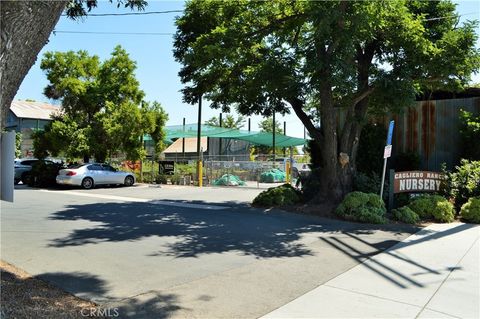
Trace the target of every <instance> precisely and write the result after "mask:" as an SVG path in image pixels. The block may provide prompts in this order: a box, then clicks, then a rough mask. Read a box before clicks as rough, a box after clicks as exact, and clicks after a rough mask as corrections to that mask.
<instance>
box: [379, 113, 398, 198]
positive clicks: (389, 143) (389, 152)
mask: <svg viewBox="0 0 480 319" xmlns="http://www.w3.org/2000/svg"><path fill="white" fill-rule="evenodd" d="M394 126H395V121H390V125H389V126H388V135H387V145H386V146H385V150H384V152H383V158H384V160H383V170H382V185H381V187H380V198H383V186H384V185H385V171H386V170H387V160H388V158H389V157H390V156H392V136H393V127H394Z"/></svg>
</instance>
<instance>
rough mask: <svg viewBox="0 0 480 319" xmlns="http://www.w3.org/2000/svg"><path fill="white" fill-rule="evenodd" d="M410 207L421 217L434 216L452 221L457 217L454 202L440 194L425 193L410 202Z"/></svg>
mask: <svg viewBox="0 0 480 319" xmlns="http://www.w3.org/2000/svg"><path fill="white" fill-rule="evenodd" d="M408 207H409V208H410V209H411V210H412V211H414V212H415V213H417V214H418V216H419V217H420V218H421V219H429V218H433V219H434V220H436V221H438V222H447V223H450V222H452V221H453V220H454V219H455V214H454V212H455V211H454V209H453V204H452V203H450V202H449V201H448V200H447V199H445V197H442V196H440V195H423V196H419V197H417V198H415V199H414V200H413V201H411V202H410V204H409V205H408Z"/></svg>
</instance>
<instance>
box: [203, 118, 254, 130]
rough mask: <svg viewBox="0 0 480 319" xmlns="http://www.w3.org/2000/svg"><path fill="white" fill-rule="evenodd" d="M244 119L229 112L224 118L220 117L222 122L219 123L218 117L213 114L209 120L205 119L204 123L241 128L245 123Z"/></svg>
mask: <svg viewBox="0 0 480 319" xmlns="http://www.w3.org/2000/svg"><path fill="white" fill-rule="evenodd" d="M245 122H246V119H245V117H243V116H242V115H239V116H238V117H237V118H235V117H234V116H233V115H231V114H227V116H225V118H224V119H222V123H221V125H220V118H219V117H216V116H213V117H211V118H210V119H209V120H207V121H205V124H206V125H211V126H221V127H224V128H234V129H241V128H242V127H243V126H244V125H245Z"/></svg>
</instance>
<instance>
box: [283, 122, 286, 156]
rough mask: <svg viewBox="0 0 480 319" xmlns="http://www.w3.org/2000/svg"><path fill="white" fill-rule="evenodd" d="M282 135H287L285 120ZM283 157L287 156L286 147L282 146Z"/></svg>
mask: <svg viewBox="0 0 480 319" xmlns="http://www.w3.org/2000/svg"><path fill="white" fill-rule="evenodd" d="M283 135H285V136H287V122H286V121H283ZM283 157H287V148H285V147H284V148H283Z"/></svg>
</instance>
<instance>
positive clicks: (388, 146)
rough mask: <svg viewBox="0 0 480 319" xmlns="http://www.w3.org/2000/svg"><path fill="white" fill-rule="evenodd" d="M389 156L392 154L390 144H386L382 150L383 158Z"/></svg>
mask: <svg viewBox="0 0 480 319" xmlns="http://www.w3.org/2000/svg"><path fill="white" fill-rule="evenodd" d="M390 156H392V145H387V146H385V150H384V151H383V158H389V157H390Z"/></svg>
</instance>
